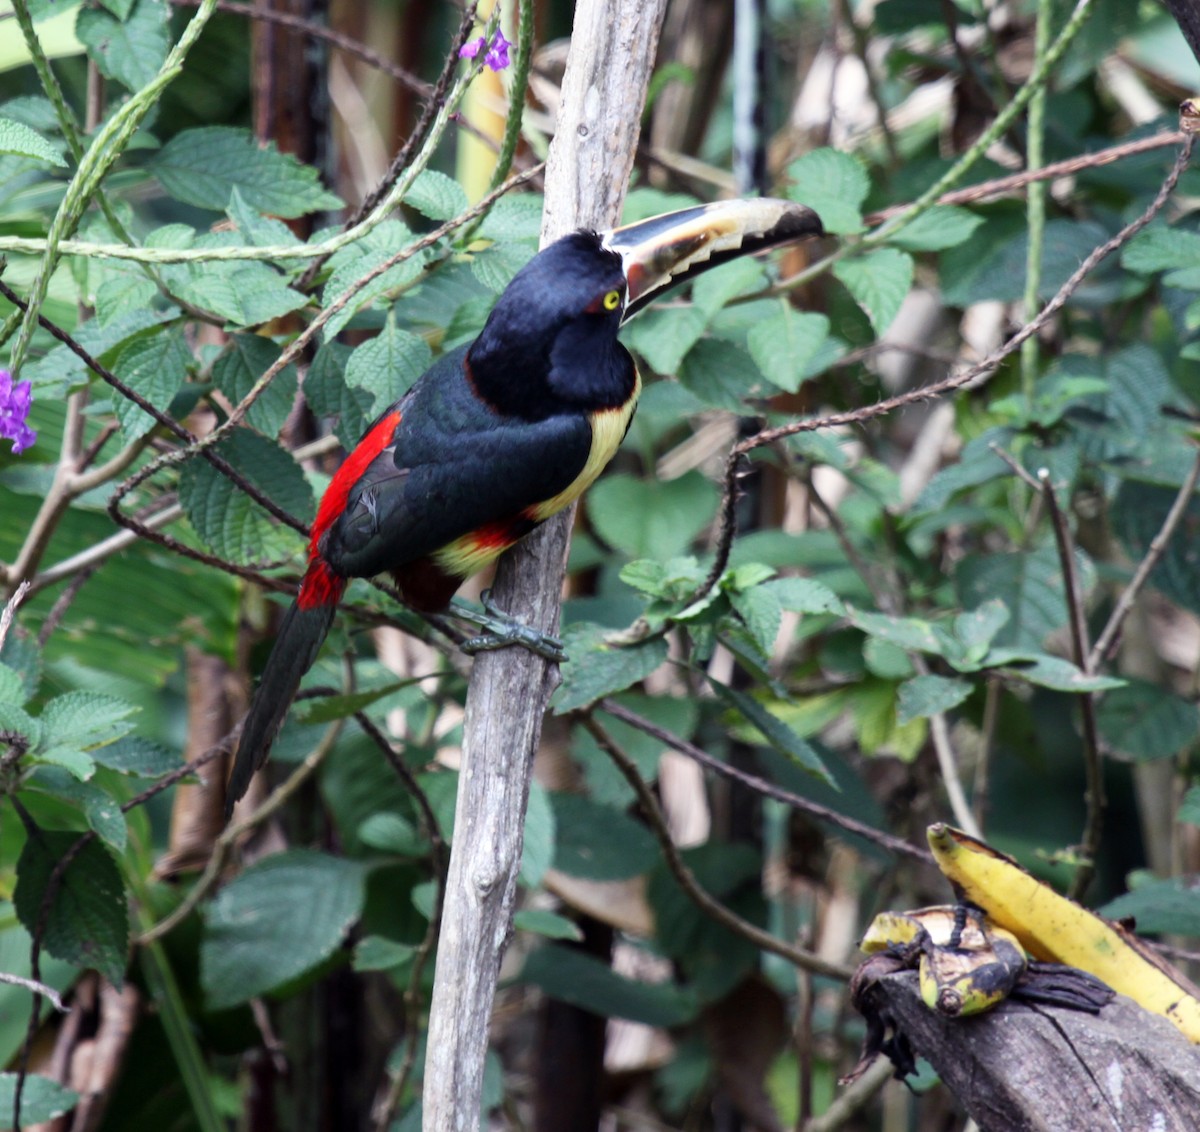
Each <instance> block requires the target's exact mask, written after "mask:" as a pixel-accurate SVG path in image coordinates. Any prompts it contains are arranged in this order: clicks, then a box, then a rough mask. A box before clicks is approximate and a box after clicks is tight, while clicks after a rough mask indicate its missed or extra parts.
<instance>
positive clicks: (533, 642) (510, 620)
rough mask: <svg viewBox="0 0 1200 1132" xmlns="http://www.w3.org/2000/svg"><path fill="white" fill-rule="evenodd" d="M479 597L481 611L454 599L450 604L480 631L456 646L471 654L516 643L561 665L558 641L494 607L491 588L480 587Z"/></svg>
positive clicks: (561, 657) (561, 652)
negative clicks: (480, 630) (481, 606)
mask: <svg viewBox="0 0 1200 1132" xmlns="http://www.w3.org/2000/svg"><path fill="white" fill-rule="evenodd" d="M479 600H480V602H481V604H482V605H483V610H482V612H480V611H479V610H476V609H473V608H472V607H471V606H469V605H466V604H465V603H462V602H459V601H457V600H456V601H455V602H454V603H453V606H454V615H455V616H456V617H459V618H461V619H462V620H464V621H467V622H469V623H470V624H472V625H475V626H477V627H478V628H480V629H482V630H483V632H482V633H480V634H479V635H478V636H475V637H471V638H470V639H468V640H466V641H463V642H462V643H461V644H460V645H459V648H461V649H462V651H463V652H465V653H467V654H468V655H470V656H473V655H474V654H475V653H477V652H490V651H492V650H493V649H504V648H508V647H509V646H510V645H518V646H520V647H521V648H524V649H528V650H529V651H530V652H532V653H535V654H536V655H538V656H540V657H542V658H543V659H545V660H550V661H553V662H554V663H556V664H562V662H563V661H565V660H566V659H567V654H566V653H565V652H564V651H563V646H562V641H560V640H559V639H558V638H557V637H554V636H551V635H550V634H549V633H543V632H542V631H541V630H539V629H535V628H533V627H532V626H531V625H525V624H524V623H522V622H520V621H517V620H516V619H515V618H514V617H512V616H511V615H510V614H508V613H505V612H504V610H502V609H498V608H497V607H496V605H495V604H494V603H493V601H492V594H491V590H484V591H483V593H482V594H481V595H480V599H479Z"/></svg>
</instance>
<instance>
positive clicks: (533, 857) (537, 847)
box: [520, 780, 557, 888]
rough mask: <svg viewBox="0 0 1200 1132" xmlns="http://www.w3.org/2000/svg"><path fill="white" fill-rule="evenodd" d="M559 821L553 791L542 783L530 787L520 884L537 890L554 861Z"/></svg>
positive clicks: (526, 808) (534, 783) (534, 782)
mask: <svg viewBox="0 0 1200 1132" xmlns="http://www.w3.org/2000/svg"><path fill="white" fill-rule="evenodd" d="M556 834H557V821H556V818H555V815H554V807H553V805H552V804H551V802H550V792H549V791H548V790H547V789H546V788H545V787H544V786H543V785H542V784H541V783H540V782H538V781H536V780H535V781H533V782H531V783H530V785H529V803H528V805H527V806H526V807H525V838H524V840H523V841H522V842H521V873H520V881H521V883H522V884H523V885H525V887H526V888H537V887H538V885H540V884H541V883H542V878H543V877H544V876H545V875H546V870H547V869H548V868H550V865H551V862H552V861H553V860H554V842H555V837H556Z"/></svg>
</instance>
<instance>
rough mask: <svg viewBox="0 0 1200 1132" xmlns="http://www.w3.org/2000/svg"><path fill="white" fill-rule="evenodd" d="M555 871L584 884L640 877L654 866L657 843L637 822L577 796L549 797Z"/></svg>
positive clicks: (558, 795)
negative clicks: (553, 838)
mask: <svg viewBox="0 0 1200 1132" xmlns="http://www.w3.org/2000/svg"><path fill="white" fill-rule="evenodd" d="M550 804H551V806H552V807H553V809H554V828H555V831H556V832H555V847H554V867H555V868H556V869H558V870H559V871H560V872H564V873H568V874H569V875H571V876H576V877H584V878H585V879H587V880H625V879H626V878H628V877H635V876H640V875H641V874H643V873H645V872H647V871H648V870H649V869H651V868H653V867H654V864H655V862H656V861H657V860H658V843H657V842H656V841H655V839H654V835H653V834H652V833H651V832H650V831H649V830H648V829H647V828H646V827H645V826H644V825H642V824H641V823H640V822H636V821H634V820H633V818H631V817H629V816H628V815H627V814H624V813H622V812H621V811H620V810H617V809H614V808H613V807H612V806H603V805H601V804H599V803H598V802H593V801H592V799H590V798H587V797H585V796H584V795H582V794H563V793H554V792H552V793H551V794H550Z"/></svg>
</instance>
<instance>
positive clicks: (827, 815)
mask: <svg viewBox="0 0 1200 1132" xmlns="http://www.w3.org/2000/svg"><path fill="white" fill-rule="evenodd" d="M599 707H600V709H601V711H606V712H608V714H609V715H611V716H612V717H613V718H614V719H619V720H620V721H621V722H622V723H628V724H629V726H630V727H636V728H637V729H638V730H639V731H643V732H645V733H646V734H647V735H651V736H653V737H654V738H655V739H657V740H658V741H659V742H660V743H663V744H665V745H666V746H668V747H670V748H671V749H672V750H674V751H678V752H679V753H680V754H681V755H686V756H687V757H688V758H689V759H692V760H693V761H695V762H698V763H699V764H700V765H701V766H703V767H706V768H707V769H709V770H711V771H712V772H713V773H714V774H719V775H722V776H723V777H725V778H729V779H732V780H733V781H734V782H740V783H741V784H742V785H743V786H746V787H748V788H749V789H751V790H754V791H756V792H757V793H759V794H761V795H762V796H763V797H764V798H774V799H775V801H777V802H783V803H785V804H786V805H788V806H792V807H793V808H794V809H797V810H800V811H802V812H803V813H806V814H811V815H812V816H813V817H814V818H816V819H817V820H818V821H823V822H827V823H829V824H830V825H834V826H837V827H838V829H841V830H844V831H845V832H846V833H851V834H854V835H855V836H856V837H861V838H863V839H864V840H867V841H870V842H871V843H872V844H874V845H878V846H879V847H880V848H881V849H886V850H887V851H888V852H890V853H895V854H898V855H899V856H903V857H911V858H912V859H913V860H915V861H920V862H921V863H922V864H927V865H928V864H932V863H933V855H932V854H931V853H930V852H929V851H928V850H926V849H921V848H918V847H917V846H915V845H910V844H909V843H908V842H907V841H904V840H902V839H901V838H899V837H893V836H892V835H891V834H890V833H884V832H882V831H881V830H878V829H875V828H873V827H872V826H869V825H867V824H865V823H864V822H860V821H855V819H854V818H848V817H845V816H844V815H842V814H839V813H838V812H837V811H836V810H831V809H829V808H828V807H827V806H822V805H820V804H819V803H817V802H813V801H811V800H810V799H808V798H805V797H804V796H803V795H800V794H794V793H792V791H790V790H785V789H783V787H781V786H776V785H775V783H773V782H768V781H767V780H766V779H765V778H759V777H758V776H757V775H753V774H749V773H747V772H746V771H744V770H739V769H738V768H737V767H733V766H730V765H729V763H726V762H722V761H721V760H720V759H718V758H716V757H715V756H713V755H710V754H709V753H708V752H707V751H705V750H703V749H702V748H700V747H697V746H696V745H695V744H694V743H689V742H688V741H687V740H686V739H681V738H680V737H679V736H678V735H676V734H674V733H673V732H671V731H668V730H667V729H666V728H665V727H660V726H659V725H658V724H657V723H655V722H654V721H653V720H650V719H647V718H646V717H645V716H642V715H638V714H637V712H634V711H630V710H629V708H627V707H625V706H624V705H623V704H620V703H618V702H617V701H616V700H613V699H603V700H601V701H600V703H599Z"/></svg>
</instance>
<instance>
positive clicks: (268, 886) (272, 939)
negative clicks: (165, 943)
mask: <svg viewBox="0 0 1200 1132" xmlns="http://www.w3.org/2000/svg"><path fill="white" fill-rule="evenodd" d="M367 871H368V870H367V868H366V867H365V866H364V865H363V864H362V863H361V862H358V861H350V860H346V859H345V858H341V857H331V856H329V855H328V854H325V853H318V852H316V851H314V850H310V849H294V850H290V851H288V852H286V853H278V854H276V855H275V856H272V857H268V858H266V859H265V860H263V861H260V862H259V863H258V864H256V865H252V866H251V867H250V868H249V869H247V870H246V871H245V872H244V873H242V875H241V876H239V877H238V878H237V879H236V880H234V881H233V882H232V883H231V884H228V885H226V887H225V888H223V889H222V890H221V892H220V893H219V894H218V896H217V898H216V899H215V900H214V901H213V903H212V905H211V907H210V908H209V910H208V915H207V918H206V922H205V925H204V936H203V939H202V940H201V943H200V985H201V987H202V988H203V990H204V994H205V997H206V999H207V1001H208V1004H209V1006H210V1007H211V1008H212V1009H214V1010H220V1009H224V1008H226V1007H230V1006H236V1005H237V1004H238V1003H240V1002H245V1001H246V1000H247V999H250V998H254V997H256V996H258V995H262V994H266V993H267V992H268V991H271V990H274V989H275V988H276V987H279V986H282V985H283V984H284V983H287V982H290V981H291V980H292V979H295V978H298V977H299V976H300V975H302V974H304V973H305V972H306V971H309V970H311V969H312V968H313V967H315V966H317V964H319V963H322V962H324V961H325V960H326V959H328V958H329V957H330V956H331V955H332V954H333V953H334V952H335V951H336V950H337V949H338V948H339V947H340V946H341V944H342V940H343V939H344V937H345V935H346V932H347V931H348V930H349V929H350V926H351V925H352V924H354V923H355V922H356V921H357V920H358V918H359V917H360V916H361V915H362V909H363V902H364V899H365V884H366V877H367Z"/></svg>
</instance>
